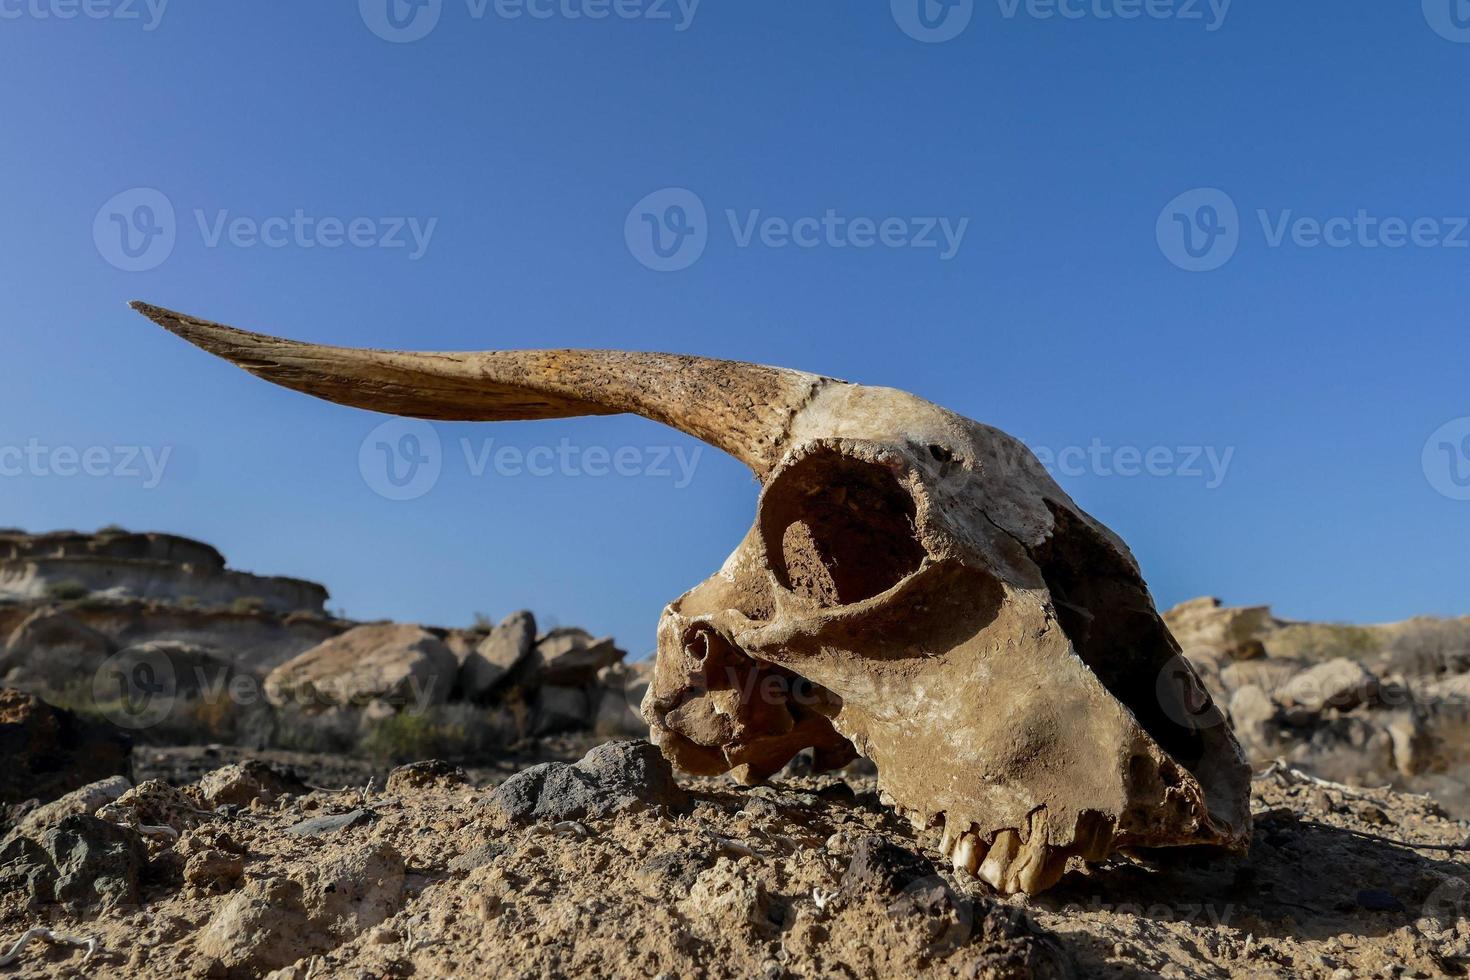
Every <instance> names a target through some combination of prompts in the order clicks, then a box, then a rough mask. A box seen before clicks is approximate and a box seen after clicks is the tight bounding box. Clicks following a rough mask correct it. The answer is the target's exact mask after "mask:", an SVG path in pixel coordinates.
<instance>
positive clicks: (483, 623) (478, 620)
mask: <svg viewBox="0 0 1470 980" xmlns="http://www.w3.org/2000/svg"><path fill="white" fill-rule="evenodd" d="M470 629H472V630H474V631H475V632H476V633H489V632H490V631H491V630H493V629H495V620H493V619H491V618H490V614H489V613H482V612H477V613H475V622H474V624H473V625H472V626H470Z"/></svg>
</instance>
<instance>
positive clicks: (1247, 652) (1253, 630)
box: [1164, 596, 1282, 660]
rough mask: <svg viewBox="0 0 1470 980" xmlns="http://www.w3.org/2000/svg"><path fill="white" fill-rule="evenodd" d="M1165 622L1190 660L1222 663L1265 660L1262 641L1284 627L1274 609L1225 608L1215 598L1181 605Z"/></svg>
mask: <svg viewBox="0 0 1470 980" xmlns="http://www.w3.org/2000/svg"><path fill="white" fill-rule="evenodd" d="M1164 622H1165V623H1166V624H1167V625H1168V627H1169V632H1171V633H1173V634H1174V639H1176V640H1178V641H1179V646H1180V647H1181V648H1182V649H1183V651H1184V653H1185V655H1186V656H1190V657H1193V656H1195V655H1199V654H1204V655H1208V656H1212V657H1215V658H1217V659H1221V660H1226V659H1235V660H1249V659H1253V658H1255V657H1260V656H1263V655H1264V654H1265V648H1264V647H1263V646H1262V645H1261V643H1260V640H1261V638H1262V637H1264V636H1266V635H1267V634H1269V633H1271V632H1272V631H1273V630H1276V629H1278V628H1279V627H1280V626H1281V625H1282V624H1281V621H1280V620H1278V619H1277V618H1276V617H1274V616H1272V615H1271V607H1270V606H1224V605H1221V603H1220V600H1219V599H1216V598H1214V597H1212V596H1204V597H1202V598H1199V599H1190V600H1189V601H1188V602H1181V603H1180V604H1179V605H1177V606H1175V607H1174V608H1173V609H1170V610H1169V611H1168V612H1166V613H1164Z"/></svg>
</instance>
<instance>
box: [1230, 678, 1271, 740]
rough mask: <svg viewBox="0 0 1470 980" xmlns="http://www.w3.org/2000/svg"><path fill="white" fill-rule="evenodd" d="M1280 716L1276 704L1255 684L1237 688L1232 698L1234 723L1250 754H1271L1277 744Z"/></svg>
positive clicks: (1237, 733) (1231, 705)
mask: <svg viewBox="0 0 1470 980" xmlns="http://www.w3.org/2000/svg"><path fill="white" fill-rule="evenodd" d="M1278 714H1279V711H1278V708H1277V705H1276V702H1274V701H1272V700H1271V698H1270V697H1269V696H1268V695H1267V694H1266V692H1265V691H1263V690H1261V689H1260V688H1259V687H1257V686H1256V685H1254V684H1246V685H1243V686H1242V687H1239V688H1236V690H1235V693H1234V694H1232V695H1231V696H1230V721H1231V724H1232V725H1234V727H1235V734H1236V735H1237V736H1239V737H1240V739H1241V741H1242V742H1244V743H1245V745H1246V746H1247V749H1248V751H1251V752H1254V753H1257V754H1259V753H1262V752H1269V750H1270V748H1271V746H1272V745H1274V744H1275V742H1276V737H1277V730H1278V729H1277V722H1278Z"/></svg>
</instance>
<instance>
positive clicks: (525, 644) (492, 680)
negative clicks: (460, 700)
mask: <svg viewBox="0 0 1470 980" xmlns="http://www.w3.org/2000/svg"><path fill="white" fill-rule="evenodd" d="M535 646H536V617H535V616H533V615H532V614H531V612H530V611H529V610H525V609H522V610H521V611H520V612H514V613H511V614H510V615H509V616H507V617H505V619H503V620H501V623H500V625H499V626H497V627H495V629H493V630H492V631H491V632H490V635H489V636H487V637H485V639H484V640H482V641H480V644H479V645H478V646H477V647H475V650H474V652H473V653H471V654H470V655H469V656H468V657H467V658H465V661H464V665H463V666H462V667H461V668H460V672H459V684H460V689H461V690H462V691H463V693H464V697H465V699H466V700H468V701H483V700H484V699H485V698H486V697H487V696H488V695H489V694H491V692H493V691H494V690H495V688H496V687H498V686H499V685H500V684H501V683H502V682H503V681H505V679H506V678H507V677H509V676H511V674H512V673H513V672H514V671H515V670H516V668H517V667H519V666H521V664H523V663H524V662H525V661H526V658H527V657H529V656H530V655H531V651H532V650H533V649H535Z"/></svg>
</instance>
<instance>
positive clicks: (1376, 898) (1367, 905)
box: [1356, 888, 1404, 912]
mask: <svg viewBox="0 0 1470 980" xmlns="http://www.w3.org/2000/svg"><path fill="white" fill-rule="evenodd" d="M1356 899H1357V902H1358V907H1359V908H1361V909H1365V910H1367V911H1369V912H1402V911H1404V903H1403V902H1400V901H1399V900H1398V899H1397V898H1395V897H1394V896H1393V895H1392V894H1390V893H1389V892H1386V891H1384V890H1383V889H1381V888H1364V889H1363V890H1362V891H1360V892H1358V894H1357V896H1356Z"/></svg>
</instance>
